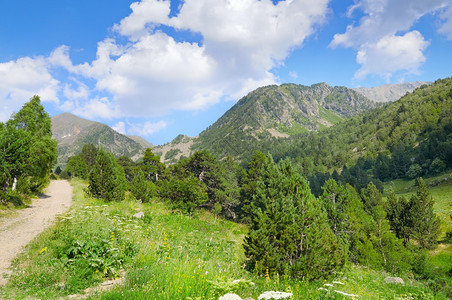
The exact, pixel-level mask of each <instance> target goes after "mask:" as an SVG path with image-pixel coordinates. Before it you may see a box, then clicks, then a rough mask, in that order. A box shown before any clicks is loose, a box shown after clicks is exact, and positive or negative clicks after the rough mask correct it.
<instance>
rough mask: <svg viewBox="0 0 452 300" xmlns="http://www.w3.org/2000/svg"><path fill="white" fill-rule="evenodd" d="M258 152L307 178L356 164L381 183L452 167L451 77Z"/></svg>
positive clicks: (278, 142)
mask: <svg viewBox="0 0 452 300" xmlns="http://www.w3.org/2000/svg"><path fill="white" fill-rule="evenodd" d="M261 149H263V150H264V151H265V152H267V151H268V152H270V153H271V154H272V155H273V157H274V158H275V160H280V159H285V158H290V159H291V160H293V161H294V162H296V163H297V165H299V166H300V167H301V168H302V170H303V172H304V173H305V174H308V175H309V174H313V173H314V172H331V171H333V170H338V171H340V170H341V168H343V167H344V166H347V167H350V166H353V165H355V164H356V163H360V164H362V165H363V166H362V168H363V169H365V170H369V172H371V173H372V174H374V175H375V176H376V177H378V178H379V179H381V180H383V181H384V180H387V179H388V178H389V179H390V178H401V177H405V176H407V174H408V170H409V169H410V167H411V166H412V165H417V166H416V167H417V168H418V169H420V170H421V171H420V172H422V173H421V175H422V174H434V173H435V172H437V171H441V169H444V168H445V167H446V166H449V167H450V166H452V78H448V79H442V80H437V81H436V82H435V83H433V84H431V85H422V86H421V87H419V88H418V89H416V90H414V91H413V92H412V93H410V94H407V95H405V96H403V97H402V98H400V99H399V100H397V101H395V102H390V103H386V104H385V105H383V106H381V107H379V108H376V109H373V110H369V111H367V112H364V113H362V114H359V115H356V116H354V117H351V118H349V119H347V120H345V121H344V122H341V123H339V124H336V125H335V126H333V127H331V128H328V129H326V130H323V131H320V132H317V133H315V134H314V133H312V134H302V135H298V136H292V137H291V138H289V139H287V140H286V141H276V142H275V143H272V144H270V143H269V144H267V145H265V147H262V148H261ZM360 159H361V161H359V160H360ZM435 161H436V163H434V162H435ZM366 172H367V171H365V172H364V173H366ZM355 176H356V174H355ZM357 177H359V176H357Z"/></svg>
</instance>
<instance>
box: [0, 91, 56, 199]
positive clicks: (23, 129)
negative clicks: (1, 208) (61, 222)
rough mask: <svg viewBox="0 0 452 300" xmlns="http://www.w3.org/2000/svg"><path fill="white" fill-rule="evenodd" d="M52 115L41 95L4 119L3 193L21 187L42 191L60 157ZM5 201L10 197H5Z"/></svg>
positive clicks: (0, 142)
mask: <svg viewBox="0 0 452 300" xmlns="http://www.w3.org/2000/svg"><path fill="white" fill-rule="evenodd" d="M56 156H57V153H56V142H55V141H54V140H52V130H51V124H50V117H49V115H48V114H47V112H46V111H45V110H44V107H43V106H42V105H41V100H40V98H39V97H38V96H34V97H33V98H31V99H30V101H29V102H27V103H25V104H24V105H23V107H22V108H21V109H20V110H19V111H18V112H17V113H16V114H13V116H12V117H11V119H9V120H8V121H7V122H6V124H3V123H0V171H1V175H0V185H1V186H2V190H3V195H8V194H9V193H11V192H14V190H15V189H16V188H17V190H18V191H19V192H20V193H22V194H25V195H30V194H34V193H38V192H40V191H41V190H42V189H43V188H44V186H45V184H46V183H47V182H48V179H49V174H50V171H51V169H52V167H53V164H54V162H55V160H56ZM3 198H4V197H2V199H0V200H2V201H5V200H7V199H3Z"/></svg>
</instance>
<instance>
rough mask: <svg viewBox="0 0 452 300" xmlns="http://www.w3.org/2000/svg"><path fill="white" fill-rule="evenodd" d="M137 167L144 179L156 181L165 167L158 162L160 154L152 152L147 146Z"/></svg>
mask: <svg viewBox="0 0 452 300" xmlns="http://www.w3.org/2000/svg"><path fill="white" fill-rule="evenodd" d="M138 167H139V168H140V169H141V170H142V171H143V173H144V175H145V177H146V180H149V181H152V182H156V181H158V180H159V179H161V178H159V177H161V176H162V175H164V174H165V170H166V167H165V165H164V164H163V163H161V162H160V156H158V155H155V154H154V153H152V150H151V149H150V148H147V149H146V150H145V152H144V156H143V160H142V161H141V162H140V164H139V165H138Z"/></svg>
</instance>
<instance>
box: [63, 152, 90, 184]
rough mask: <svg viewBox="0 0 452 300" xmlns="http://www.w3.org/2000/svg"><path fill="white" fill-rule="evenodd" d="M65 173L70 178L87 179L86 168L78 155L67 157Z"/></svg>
mask: <svg viewBox="0 0 452 300" xmlns="http://www.w3.org/2000/svg"><path fill="white" fill-rule="evenodd" d="M66 171H67V172H68V173H69V174H70V175H71V176H75V177H78V178H82V179H87V178H88V166H87V165H86V163H85V161H84V160H83V158H82V157H81V156H80V155H76V156H71V157H69V159H68V162H67V165H66Z"/></svg>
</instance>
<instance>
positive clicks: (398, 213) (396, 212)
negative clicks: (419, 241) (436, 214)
mask: <svg viewBox="0 0 452 300" xmlns="http://www.w3.org/2000/svg"><path fill="white" fill-rule="evenodd" d="M385 211H386V218H387V219H388V221H389V224H390V226H391V229H392V231H393V232H394V233H395V235H396V236H397V237H398V238H399V239H402V240H403V243H404V244H405V245H406V244H407V243H408V241H409V239H410V227H411V224H410V218H409V215H408V214H409V203H408V201H407V200H406V199H405V197H403V196H402V197H400V198H397V197H396V195H395V193H394V190H390V192H389V195H388V198H387V200H386V203H385Z"/></svg>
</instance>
